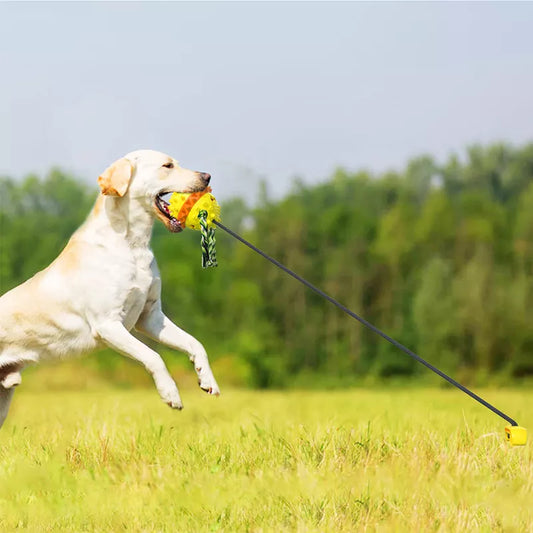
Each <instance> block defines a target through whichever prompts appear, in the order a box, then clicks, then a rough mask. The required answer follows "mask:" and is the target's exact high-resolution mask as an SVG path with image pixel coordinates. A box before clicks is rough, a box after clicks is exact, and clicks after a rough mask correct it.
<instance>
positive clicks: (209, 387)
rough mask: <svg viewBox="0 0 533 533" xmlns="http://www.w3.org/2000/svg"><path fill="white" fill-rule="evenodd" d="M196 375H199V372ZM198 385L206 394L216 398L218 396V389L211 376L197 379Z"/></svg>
mask: <svg viewBox="0 0 533 533" xmlns="http://www.w3.org/2000/svg"><path fill="white" fill-rule="evenodd" d="M198 374H200V372H198ZM198 385H199V386H200V388H201V389H202V390H203V391H205V392H207V393H208V394H212V395H213V396H218V395H219V394H220V389H219V388H218V384H217V382H216V380H215V378H214V376H213V374H210V375H207V376H201V377H200V378H199V379H198Z"/></svg>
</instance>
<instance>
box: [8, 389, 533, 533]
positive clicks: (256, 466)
mask: <svg viewBox="0 0 533 533" xmlns="http://www.w3.org/2000/svg"><path fill="white" fill-rule="evenodd" d="M481 392H482V393H483V394H485V396H486V397H487V399H488V400H489V401H493V402H494V403H495V404H496V405H497V406H498V407H500V408H501V409H503V410H504V411H505V410H508V411H509V413H510V414H511V415H512V416H514V417H516V418H517V419H518V421H519V422H521V424H522V425H524V426H526V427H529V428H530V429H531V428H533V414H532V412H531V411H529V412H528V411H527V407H528V406H530V405H531V404H532V401H533V393H532V392H530V391H527V390H508V391H504V390H484V391H481ZM182 396H183V399H184V402H185V406H186V408H185V410H184V411H183V412H181V413H180V412H174V411H171V410H170V409H169V408H168V407H166V406H165V405H164V404H162V402H160V400H159V399H158V397H157V394H156V392H155V391H154V390H146V389H139V390H129V391H116V390H107V391H101V392H91V391H84V392H59V391H54V392H39V393H37V392H35V391H31V389H30V390H24V383H23V385H22V386H21V389H20V390H18V391H17V393H16V395H15V400H14V404H13V407H12V411H11V413H10V417H9V418H8V420H7V422H6V424H5V425H4V427H3V428H2V430H1V431H0V480H1V482H0V531H13V530H16V529H17V528H20V529H23V530H27V531H68V532H81V531H99V532H102V531H106V532H107V531H146V532H152V531H154V532H155V531H165V532H166V531H169V532H175V531H178V532H183V531H191V532H202V531H228V532H232V531H363V530H368V531H517V532H524V531H533V461H532V454H531V447H530V445H529V444H528V445H527V446H525V447H522V448H511V447H509V446H508V445H507V444H506V443H505V442H504V439H503V428H504V426H505V423H504V422H503V421H501V420H500V419H499V418H498V417H496V416H495V415H493V414H491V413H490V412H489V411H487V410H486V409H485V408H483V407H481V406H479V405H478V404H476V403H475V402H473V401H472V400H470V399H469V398H467V397H466V396H464V395H463V394H461V393H459V392H457V391H454V390H439V389H423V390H420V389H407V388H405V389H400V388H397V389H394V390H356V389H354V390H347V391H342V392H339V391H335V392H297V391H291V392H249V391H231V390H230V391H225V393H224V395H223V396H221V397H220V398H218V399H214V398H209V397H207V396H205V395H203V394H201V393H200V392H199V391H197V390H195V389H185V390H184V391H183V393H182Z"/></svg>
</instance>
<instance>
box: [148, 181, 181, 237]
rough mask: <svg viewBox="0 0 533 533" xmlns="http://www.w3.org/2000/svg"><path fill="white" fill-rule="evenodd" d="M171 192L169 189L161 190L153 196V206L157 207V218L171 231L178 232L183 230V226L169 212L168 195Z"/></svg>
mask: <svg viewBox="0 0 533 533" xmlns="http://www.w3.org/2000/svg"><path fill="white" fill-rule="evenodd" d="M173 194H174V193H173V192H171V191H162V192H160V193H159V194H157V195H156V197H155V207H156V208H157V214H158V216H159V218H160V219H161V221H162V222H163V224H165V226H166V227H167V229H168V230H169V231H172V232H173V233H179V232H180V231H183V226H182V225H181V223H180V221H179V220H178V219H177V218H174V217H173V216H172V215H171V214H170V197H171V196H172V195H173ZM161 215H162V216H161Z"/></svg>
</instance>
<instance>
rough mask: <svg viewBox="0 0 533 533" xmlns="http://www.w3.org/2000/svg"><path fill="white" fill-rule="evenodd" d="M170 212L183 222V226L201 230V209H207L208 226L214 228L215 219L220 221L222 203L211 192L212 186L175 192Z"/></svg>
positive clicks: (171, 199)
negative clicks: (189, 191) (197, 190)
mask: <svg viewBox="0 0 533 533" xmlns="http://www.w3.org/2000/svg"><path fill="white" fill-rule="evenodd" d="M169 210H170V214H171V215H172V216H173V217H174V218H175V219H176V220H177V221H178V222H179V223H180V224H181V227H182V228H191V229H196V230H199V229H201V226H200V218H199V217H198V215H199V214H200V212H201V211H207V216H206V217H205V220H206V223H207V226H208V227H209V228H214V227H215V224H214V221H215V220H216V221H217V222H220V205H218V202H217V201H216V199H215V197H214V196H213V195H212V194H211V187H207V188H206V189H204V190H203V191H200V192H193V193H184V192H175V193H174V194H172V196H171V197H170V206H169Z"/></svg>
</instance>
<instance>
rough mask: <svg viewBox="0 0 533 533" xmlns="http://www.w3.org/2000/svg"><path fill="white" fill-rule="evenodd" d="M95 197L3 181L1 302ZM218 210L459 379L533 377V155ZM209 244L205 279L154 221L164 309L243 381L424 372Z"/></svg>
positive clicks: (355, 178)
mask: <svg viewBox="0 0 533 533" xmlns="http://www.w3.org/2000/svg"><path fill="white" fill-rule="evenodd" d="M214 185H215V187H216V182H215V184H214ZM95 195H96V187H88V186H85V185H84V184H82V183H81V182H80V181H78V180H75V179H74V178H72V177H69V176H67V175H65V174H63V173H62V172H61V171H59V170H53V171H52V172H51V173H50V174H49V175H48V176H47V177H46V178H45V179H43V180H40V179H38V178H37V177H35V176H29V177H27V178H26V179H24V180H23V181H14V180H12V179H9V178H0V198H1V210H0V282H1V292H5V291H6V290H8V289H9V288H11V287H13V286H15V285H16V284H18V283H20V282H22V281H24V280H25V279H27V278H28V277H30V276H31V275H32V274H34V273H35V272H36V271H38V270H40V269H41V268H43V267H44V266H46V265H47V264H48V263H50V262H51V260H52V259H53V258H54V257H55V256H56V255H57V254H58V252H59V251H60V250H61V248H62V247H63V246H64V244H65V243H66V241H67V240H68V238H69V236H70V235H71V234H72V232H73V231H74V230H75V229H76V228H77V226H78V225H79V224H80V223H81V222H82V220H83V219H84V218H85V216H86V215H87V213H88V211H89V209H90V207H91V205H92V203H93V202H94V199H95ZM222 215H223V220H224V223H225V224H226V225H228V226H229V227H231V228H232V229H234V230H235V231H237V232H238V233H241V234H243V235H244V236H245V237H246V238H248V239H250V240H251V241H252V242H253V243H255V244H256V245H257V246H259V247H260V248H262V249H263V250H265V251H266V252H267V253H269V254H271V255H273V256H274V257H276V258H277V259H279V260H280V261H281V262H283V263H285V264H286V265H287V266H288V267H290V268H291V269H293V270H295V271H296V272H298V273H299V274H300V275H302V276H303V277H305V278H307V279H308V280H309V281H311V282H312V283H314V284H316V285H318V286H319V287H320V288H322V289H323V290H325V291H326V292H327V293H329V294H330V295H332V296H333V297H334V298H336V299H338V300H339V301H340V302H342V303H344V304H345V305H346V306H348V307H349V308H351V309H352V310H354V311H355V312H356V313H358V314H360V315H361V316H363V317H364V318H366V319H367V320H369V321H371V322H372V323H374V324H375V325H377V326H378V327H379V328H381V329H383V330H384V331H385V332H386V333H388V334H389V335H391V336H392V337H394V338H396V339H397V340H399V341H400V342H401V343H403V344H405V345H406V346H408V347H410V348H411V349H413V350H415V351H416V352H418V353H419V354H420V355H422V357H424V358H426V359H428V360H429V361H431V362H432V363H433V364H435V365H437V366H438V367H440V368H442V369H443V370H444V371H447V372H451V373H453V375H454V376H456V377H458V378H459V379H462V380H463V381H466V382H469V381H472V380H473V379H479V380H487V379H491V377H493V376H503V377H505V378H508V377H511V378H520V377H524V376H528V375H530V374H533V327H532V325H531V321H532V318H533V306H532V303H533V144H530V145H526V146H523V147H520V148H514V147H511V146H507V145H503V144H497V145H492V146H488V147H482V146H473V147H470V148H469V149H467V151H466V157H464V158H459V157H457V156H451V157H450V158H449V159H448V160H447V161H446V162H445V163H444V164H442V165H439V164H437V163H436V162H435V160H434V159H432V158H431V157H429V156H424V157H419V158H416V159H413V160H412V161H410V162H409V163H408V165H407V167H406V168H405V169H404V170H403V171H402V172H387V173H384V174H380V175H374V174H371V173H369V172H364V171H361V172H357V173H349V172H346V171H345V170H337V171H336V172H335V173H334V175H333V176H332V177H331V179H330V180H329V181H327V182H325V183H322V184H319V185H313V186H309V185H305V184H304V183H301V182H295V183H294V186H293V190H292V192H291V193H290V194H288V195H287V196H286V197H284V198H283V199H281V200H273V199H271V198H270V197H269V195H268V190H267V187H266V186H263V188H262V191H261V194H260V198H259V199H258V202H257V205H256V206H254V207H250V206H248V205H246V203H245V202H244V200H242V199H240V198H234V199H232V200H229V201H227V202H225V203H223V206H222ZM217 239H218V242H217V244H218V257H219V264H220V266H219V268H218V269H209V270H202V268H201V267H200V248H199V234H198V233H197V232H193V231H186V232H183V233H182V234H179V235H172V234H169V233H167V232H166V230H165V229H164V228H163V226H162V225H161V224H160V223H159V222H156V225H155V229H154V237H153V241H152V243H153V248H154V251H155V253H156V257H157V259H158V262H159V266H160V268H161V272H162V277H163V301H164V305H165V307H166V312H167V314H168V315H169V316H171V317H172V318H173V319H174V320H175V321H176V323H178V324H179V325H180V326H182V327H183V328H185V329H186V330H187V331H190V332H191V333H192V334H194V335H195V336H197V337H198V338H200V339H201V340H202V341H203V342H204V344H205V345H206V347H207V349H208V352H209V353H210V356H211V358H212V359H213V360H215V361H216V360H217V358H219V359H220V360H224V361H226V364H227V365H229V367H230V370H235V371H236V372H241V373H243V375H245V376H246V378H245V379H246V380H248V382H249V384H251V385H254V386H258V387H269V386H283V385H286V384H291V383H295V382H296V383H300V384H302V383H305V384H311V383H313V384H320V383H324V382H326V381H327V382H328V383H335V382H339V383H340V382H342V381H343V380H344V381H346V380H350V379H358V378H361V377H365V376H375V377H382V378H386V377H392V376H412V375H417V376H420V375H427V370H425V369H423V368H422V367H421V366H420V365H418V364H417V363H416V362H414V361H412V360H411V359H410V358H408V357H407V356H405V355H404V354H402V353H401V352H399V351H398V350H397V349H395V348H394V347H392V346H391V345H389V344H388V343H386V342H385V341H384V340H382V339H381V338H379V337H377V336H376V335H375V334H373V333H371V332H369V331H367V330H365V329H364V328H363V327H362V326H361V325H360V324H358V323H356V322H355V321H353V320H352V319H350V318H349V317H347V316H345V315H344V314H342V313H341V312H340V311H339V310H337V309H336V308H335V307H333V306H332V305H331V304H328V303H327V302H325V301H323V300H321V299H320V298H319V297H318V296H317V295H315V294H314V293H311V292H310V291H308V290H307V289H305V288H304V287H303V286H301V285H300V284H299V283H297V282H296V281H295V280H293V279H292V278H290V277H288V276H287V275H286V274H284V273H283V272H282V271H280V270H279V269H276V268H275V267H274V266H273V265H271V264H270V263H268V262H266V261H265V260H264V259H263V258H261V257H260V256H258V255H256V254H254V253H253V252H251V251H250V250H248V249H247V248H245V247H244V246H242V245H241V244H240V243H238V242H237V241H235V240H233V239H232V238H231V237H229V236H228V235H226V234H224V233H223V232H221V231H219V232H217ZM176 357H181V356H177V355H176ZM113 361H114V362H113V364H115V365H116V364H119V365H120V364H121V363H120V362H119V361H120V360H119V358H118V356H117V357H115V358H114V360H113ZM243 369H244V370H243Z"/></svg>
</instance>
